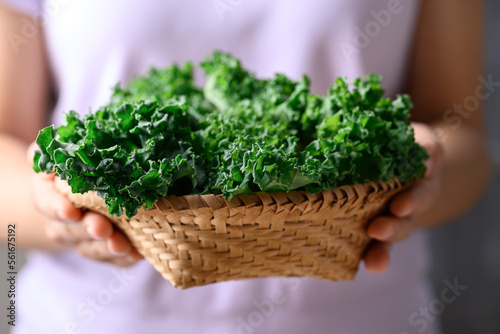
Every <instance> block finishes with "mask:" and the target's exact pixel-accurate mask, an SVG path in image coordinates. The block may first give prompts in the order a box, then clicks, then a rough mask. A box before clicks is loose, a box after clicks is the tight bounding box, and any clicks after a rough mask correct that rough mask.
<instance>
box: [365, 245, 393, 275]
mask: <svg viewBox="0 0 500 334" xmlns="http://www.w3.org/2000/svg"><path fill="white" fill-rule="evenodd" d="M390 249H391V245H390V244H389V243H387V242H379V241H375V242H373V243H372V244H371V245H370V246H369V247H368V250H367V251H366V255H365V258H364V261H365V266H366V269H367V270H368V271H370V272H372V273H374V274H381V273H384V272H385V271H386V270H387V268H388V267H389V262H390V258H389V252H390Z"/></svg>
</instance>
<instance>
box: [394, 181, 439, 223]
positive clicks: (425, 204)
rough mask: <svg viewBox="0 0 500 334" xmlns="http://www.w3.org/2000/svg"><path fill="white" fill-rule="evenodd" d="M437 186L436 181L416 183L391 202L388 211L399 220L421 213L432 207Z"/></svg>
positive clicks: (437, 182) (437, 189)
mask: <svg viewBox="0 0 500 334" xmlns="http://www.w3.org/2000/svg"><path fill="white" fill-rule="evenodd" d="M439 186H440V184H439V180H438V179H430V180H423V181H418V182H417V183H416V184H415V185H414V186H412V187H411V188H410V189H408V190H406V191H404V192H403V193H401V194H399V195H398V196H396V197H395V198H394V199H393V200H392V201H391V203H390V205H389V211H390V212H391V213H392V214H393V215H394V216H396V217H400V218H404V217H409V216H411V215H416V214H420V213H423V212H425V211H427V210H428V209H429V208H430V207H431V206H432V204H433V202H434V199H435V197H436V195H437V194H438V192H439Z"/></svg>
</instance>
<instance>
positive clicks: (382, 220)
mask: <svg viewBox="0 0 500 334" xmlns="http://www.w3.org/2000/svg"><path fill="white" fill-rule="evenodd" d="M414 228H415V226H414V224H413V219H412V218H411V217H408V218H397V217H393V216H381V217H378V218H376V219H375V220H373V221H372V222H371V223H370V226H368V235H369V236H370V237H371V238H373V239H376V240H379V241H383V242H398V241H401V240H404V239H406V238H407V237H408V236H409V235H410V234H411V232H412V231H413V229H414Z"/></svg>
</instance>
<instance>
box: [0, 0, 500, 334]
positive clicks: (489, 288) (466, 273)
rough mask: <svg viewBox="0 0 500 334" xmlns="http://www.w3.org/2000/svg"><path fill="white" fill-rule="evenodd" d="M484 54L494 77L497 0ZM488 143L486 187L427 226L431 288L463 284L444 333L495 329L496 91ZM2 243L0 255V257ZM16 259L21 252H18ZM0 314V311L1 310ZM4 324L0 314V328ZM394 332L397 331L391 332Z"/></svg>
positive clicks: (499, 150) (498, 218)
mask: <svg viewBox="0 0 500 334" xmlns="http://www.w3.org/2000/svg"><path fill="white" fill-rule="evenodd" d="M486 13H487V20H486V22H485V24H486V58H485V68H484V76H485V77H488V76H489V75H492V78H493V81H495V82H498V81H500V43H498V42H499V41H500V20H499V18H500V0H489V1H487V11H486ZM484 109H485V112H486V123H487V126H488V129H489V145H490V150H491V154H492V157H493V159H494V163H495V167H494V173H493V177H492V180H491V183H490V186H489V188H488V190H487V192H486V193H485V194H484V196H483V199H482V200H481V201H480V202H479V203H478V205H477V206H476V207H475V208H474V209H473V210H472V211H470V212H469V213H468V214H466V215H465V216H463V217H462V218H460V219H458V220H457V221H456V222H454V223H452V224H448V225H446V226H443V227H439V228H436V229H434V230H433V231H432V232H431V247H432V256H433V263H432V270H431V272H430V275H431V279H432V281H433V284H434V289H435V294H436V296H439V295H440V293H441V291H442V289H443V288H444V284H443V281H444V280H448V281H450V282H453V280H454V279H455V278H457V280H458V282H459V284H461V285H466V286H467V289H466V290H465V291H463V292H462V294H461V295H460V296H459V297H458V298H457V299H456V300H455V301H454V302H452V303H450V304H446V309H445V310H444V311H443V313H442V314H441V322H442V327H443V333H444V334H451V333H453V334H460V333H482V334H489V333H492V334H498V333H500V289H499V288H498V286H497V284H499V283H500V242H499V241H498V238H499V236H500V210H499V209H498V205H500V131H499V130H498V126H500V112H499V111H500V92H499V91H496V92H495V93H494V94H493V95H492V96H491V97H490V98H489V99H488V100H486V101H485V102H484ZM6 257H7V254H6V251H5V249H4V248H1V249H0V259H6ZM17 257H18V260H19V261H20V263H21V264H22V263H23V261H24V258H23V254H19V253H18V256H17ZM6 293H7V286H6V281H5V280H4V279H3V278H2V280H0V295H1V296H2V298H0V301H1V304H0V307H1V309H2V310H5V307H7V302H8V300H7V298H4V295H6ZM2 314H3V312H2ZM8 332H9V327H8V326H7V324H6V320H5V319H4V316H3V315H2V321H0V333H8ZM395 334H398V333H395Z"/></svg>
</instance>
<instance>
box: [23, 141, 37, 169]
mask: <svg viewBox="0 0 500 334" xmlns="http://www.w3.org/2000/svg"><path fill="white" fill-rule="evenodd" d="M37 149H38V145H37V144H36V143H35V142H32V143H31V144H30V145H29V146H28V149H27V150H26V161H27V162H28V164H30V165H31V164H33V159H34V157H35V151H36V150H37Z"/></svg>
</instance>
